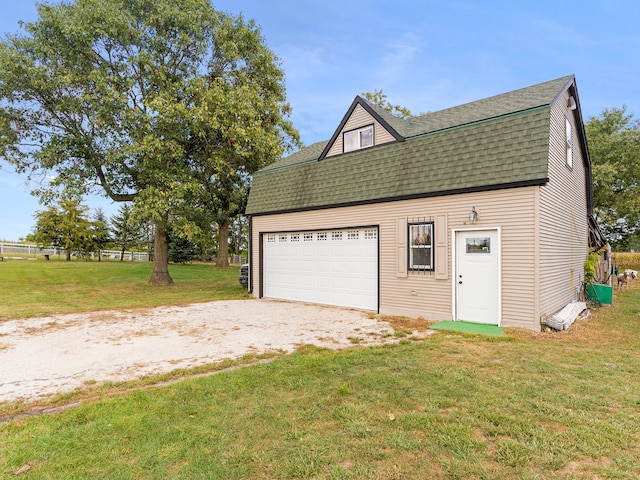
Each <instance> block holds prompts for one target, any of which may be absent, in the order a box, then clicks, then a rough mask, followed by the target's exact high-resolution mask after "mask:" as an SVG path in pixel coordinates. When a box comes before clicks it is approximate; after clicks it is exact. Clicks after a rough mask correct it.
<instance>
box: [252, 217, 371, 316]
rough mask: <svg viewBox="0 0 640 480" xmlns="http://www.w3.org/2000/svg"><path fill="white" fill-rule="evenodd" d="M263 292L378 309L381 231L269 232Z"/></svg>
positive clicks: (265, 243) (270, 295)
mask: <svg viewBox="0 0 640 480" xmlns="http://www.w3.org/2000/svg"><path fill="white" fill-rule="evenodd" d="M261 243H262V248H263V258H264V262H263V272H262V276H263V283H262V288H263V292H262V296H264V297H267V298H276V299H282V300H296V301H301V302H310V303H320V304H324V305H337V306H341V307H351V308H360V309H364V310H376V311H377V310H378V229H377V227H369V228H349V229H342V230H321V231H301V232H278V233H265V234H263V235H262V236H261Z"/></svg>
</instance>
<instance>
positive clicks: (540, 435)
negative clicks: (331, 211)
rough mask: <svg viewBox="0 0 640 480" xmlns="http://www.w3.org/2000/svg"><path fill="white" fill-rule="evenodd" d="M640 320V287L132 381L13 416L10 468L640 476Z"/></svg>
mask: <svg viewBox="0 0 640 480" xmlns="http://www.w3.org/2000/svg"><path fill="white" fill-rule="evenodd" d="M94 267H95V265H94ZM206 268H211V267H206ZM186 269H188V267H186ZM186 269H185V270H186ZM180 270H181V269H175V270H174V274H175V277H176V278H177V277H178V275H177V272H178V271H180ZM143 280H144V279H143ZM391 320H392V321H394V322H396V323H397V325H398V327H397V328H401V329H402V332H403V333H406V331H407V330H408V329H413V330H415V329H416V328H418V327H417V325H418V324H417V323H416V322H413V323H411V322H406V323H403V322H402V321H401V319H391ZM639 323H640V281H636V283H632V286H631V288H630V289H629V290H628V291H623V292H622V293H620V292H618V291H616V294H615V307H614V308H602V309H599V310H597V311H595V312H594V314H593V315H592V316H591V318H590V319H589V320H586V321H579V322H578V323H576V324H574V325H573V326H572V327H571V329H570V330H568V331H565V332H561V333H532V332H524V331H514V330H511V329H507V331H506V332H505V333H504V335H503V336H501V337H488V336H473V335H464V334H457V333H450V332H437V333H436V334H434V335H431V336H429V337H428V338H427V339H426V340H414V339H412V338H413V337H412V336H411V335H407V336H406V337H404V339H403V340H402V341H401V343H399V344H397V345H391V346H384V347H373V348H360V347H355V348H354V349H351V350H347V351H341V352H333V351H329V350H323V349H317V348H311V347H305V348H302V349H300V351H299V352H297V353H295V354H293V355H282V356H280V357H277V358H276V359H275V360H273V361H271V362H269V363H262V364H255V365H251V366H246V367H243V368H239V369H235V370H228V371H224V372H220V373H218V374H215V375H210V376H205V377H199V378H187V379H185V380H183V381H180V382H177V383H174V384H172V385H169V386H161V387H153V388H146V389H133V385H132V389H131V390H130V391H128V392H124V393H122V394H118V395H116V396H115V397H113V396H110V397H106V396H105V397H100V396H98V395H94V397H93V398H92V397H85V398H84V399H83V402H82V404H81V405H80V406H78V407H73V408H70V409H67V410H64V411H60V412H58V413H55V414H49V415H40V416H33V417H28V418H20V419H17V420H12V421H9V422H4V423H0V477H2V476H6V477H7V478H15V477H14V476H12V474H13V473H20V472H24V473H21V474H20V476H22V477H23V478H29V479H36V478H38V479H39V478H52V479H54V478H55V479H57V478H78V479H84V478H109V479H134V478H135V479H147V478H149V479H166V478H172V479H173V478H175V479H255V478H258V479H311V478H314V479H404V478H409V479H414V478H420V479H422V478H429V479H514V478H521V479H551V478H553V479H555V478H561V479H562V478H564V479H596V478H602V479H605V478H607V479H609V478H616V479H637V478H638V476H637V475H638V472H640V433H639V431H640V429H639V428H638V425H639V419H640V380H639V372H640V335H639V333H638V332H639V328H638V326H639ZM419 328H424V326H420V327H419ZM18 478H19V477H18Z"/></svg>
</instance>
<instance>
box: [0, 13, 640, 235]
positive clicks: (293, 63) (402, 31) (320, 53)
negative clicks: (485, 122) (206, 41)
mask: <svg viewBox="0 0 640 480" xmlns="http://www.w3.org/2000/svg"><path fill="white" fill-rule="evenodd" d="M213 3H214V5H215V6H216V8H218V9H219V10H223V11H226V12H229V13H233V14H238V13H242V14H243V15H244V17H245V19H253V20H255V22H256V23H257V24H258V25H260V27H261V28H262V33H263V35H264V37H265V39H266V42H267V44H268V45H269V47H270V48H271V50H273V51H274V52H275V53H276V55H278V57H279V58H280V60H281V62H282V64H281V66H282V68H283V70H284V72H285V75H286V86H287V98H288V101H289V102H290V103H291V106H292V108H293V114H292V117H291V119H292V121H293V123H294V126H295V127H296V128H297V129H298V130H299V132H300V134H301V138H302V141H303V142H304V143H305V144H306V145H309V144H311V143H313V142H316V141H319V140H325V139H328V138H330V137H331V135H332V134H333V131H334V130H335V128H336V127H337V126H338V124H339V122H340V120H341V119H342V117H343V115H344V114H345V112H346V110H347V108H348V107H349V105H350V104H351V102H352V101H353V99H354V97H355V96H356V95H358V94H360V93H362V92H367V91H373V90H376V89H382V90H383V91H384V92H385V93H386V95H387V97H388V99H389V101H390V102H392V103H394V104H399V105H402V106H405V107H407V108H409V109H410V110H411V111H412V112H413V113H414V114H418V113H421V112H426V111H436V110H440V109H442V108H448V107H452V106H455V105H459V104H462V103H466V102H469V101H473V100H477V99H480V98H484V97H488V96H491V95H496V94H499V93H503V92H507V91H510V90H514V89H517V88H521V87H526V86H529V85H533V84H536V83H539V82H543V81H546V80H551V79H554V78H558V77H561V76H564V75H569V74H575V75H576V80H577V85H578V91H579V95H580V102H581V106H582V112H583V115H584V118H585V120H587V119H588V118H590V117H592V116H598V115H599V114H600V113H601V112H602V110H603V109H605V108H611V107H621V106H622V105H626V106H627V109H628V111H629V112H632V113H634V114H635V115H636V117H638V116H640V30H639V29H638V19H639V18H640V2H637V0H626V1H607V0H599V1H589V0H587V1H585V0H583V1H578V0H565V1H563V2H558V1H557V0H553V1H549V0H538V1H535V2H533V1H525V2H514V1H513V0H510V1H497V0H495V1H494V0H485V1H483V2H479V1H472V0H446V1H445V0H442V1H429V0H422V1H419V0H395V1H393V2H390V1H388V0H385V1H378V0H368V1H361V0H343V1H334V0H323V1H319V0H304V1H300V0H269V1H265V0H220V1H214V2H213ZM0 7H1V10H0V11H1V12H2V14H1V15H0V32H3V33H16V32H18V31H19V25H18V22H19V21H20V20H23V21H27V22H29V21H34V20H35V19H36V18H37V12H36V6H35V2H33V1H32V0H20V1H15V0H0ZM35 186H36V185H35V184H31V185H25V179H24V178H23V177H21V176H19V175H17V174H15V173H13V172H12V168H11V166H9V165H8V164H6V163H4V162H2V161H1V160H0V240H1V239H5V240H17V239H18V238H20V237H24V236H25V235H26V234H28V233H29V232H30V231H31V229H32V227H33V225H34V219H33V214H34V213H35V211H36V210H39V209H42V208H43V207H42V206H40V205H39V204H38V201H37V199H36V198H34V197H32V196H31V195H30V194H29V191H30V190H31V189H32V188H34V187H35ZM87 203H88V205H89V206H90V207H91V208H96V207H97V206H101V207H102V208H103V209H104V210H105V212H106V213H107V215H108V216H110V215H112V214H114V213H115V212H116V211H117V208H118V206H117V205H114V204H113V203H112V202H111V201H109V200H106V199H99V198H92V199H90V200H89V201H88V202H87Z"/></svg>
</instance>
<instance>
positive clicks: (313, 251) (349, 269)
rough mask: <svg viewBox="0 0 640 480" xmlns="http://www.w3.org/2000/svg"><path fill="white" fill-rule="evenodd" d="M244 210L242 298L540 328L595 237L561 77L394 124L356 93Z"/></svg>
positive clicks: (582, 148)
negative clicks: (325, 131)
mask: <svg viewBox="0 0 640 480" xmlns="http://www.w3.org/2000/svg"><path fill="white" fill-rule="evenodd" d="M246 214H247V215H248V216H249V229H250V232H251V233H250V258H249V263H250V281H249V291H250V292H251V293H252V294H253V295H254V296H255V297H258V298H261V297H266V298H274V299H285V300H295V301H302V302H309V303H318V304H325V305H337V306H343V307H351V308H358V309H363V310H370V311H375V312H378V313H381V314H385V315H403V316H411V317H423V318H425V319H428V320H432V321H435V320H463V321H470V322H477V323H487V324H494V325H499V326H513V327H523V328H529V329H533V330H539V329H540V325H541V322H543V321H544V319H545V318H547V316H549V315H553V314H554V313H555V312H557V311H559V310H560V309H562V308H563V307H564V306H565V305H566V304H567V303H569V302H571V301H573V300H574V299H575V298H576V295H577V293H578V291H579V288H580V284H581V280H582V271H583V264H584V260H585V258H586V256H587V252H588V249H589V247H590V246H591V247H594V246H599V245H596V244H595V243H594V240H593V239H594V238H597V236H594V235H590V225H591V224H595V223H594V222H591V223H590V218H591V215H592V193H591V166H590V161H589V154H588V151H587V145H586V139H585V134H584V126H583V122H582V114H581V111H580V100H579V98H578V90H577V87H576V82H575V78H574V77H573V76H567V77H563V78H558V79H555V80H551V81H549V82H545V83H540V84H538V85H533V86H531V87H527V88H523V89H520V90H514V91H512V92H508V93H504V94H502V95H497V96H495V97H490V98H485V99H481V100H478V101H476V102H471V103H467V104H465V105H460V106H457V107H453V108H449V109H446V110H442V111H439V112H431V113H426V114H424V115H420V116H416V117H410V118H406V119H403V118H398V117H394V116H393V115H392V114H390V113H389V112H387V111H385V110H384V109H382V108H380V107H378V106H376V105H373V104H371V103H370V102H368V101H367V100H366V99H364V98H362V97H356V98H355V100H354V101H353V103H352V104H351V106H350V107H349V108H348V110H347V112H346V114H345V115H344V117H343V119H342V121H341V122H340V123H339V125H338V127H337V128H336V130H335V131H334V133H333V135H332V136H331V138H330V139H329V140H327V141H324V142H319V143H316V144H313V145H310V146H308V147H306V148H304V149H302V150H300V151H299V152H296V153H294V154H292V155H290V156H288V157H285V158H282V159H280V160H278V161H277V162H275V163H273V164H271V165H269V166H268V167H266V168H263V169H262V170H260V171H258V172H256V173H255V175H254V177H253V184H252V187H251V191H250V194H249V199H248V203H247V208H246Z"/></svg>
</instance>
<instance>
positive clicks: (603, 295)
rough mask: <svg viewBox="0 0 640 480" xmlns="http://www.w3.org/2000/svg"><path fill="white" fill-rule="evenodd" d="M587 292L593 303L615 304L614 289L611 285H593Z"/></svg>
mask: <svg viewBox="0 0 640 480" xmlns="http://www.w3.org/2000/svg"><path fill="white" fill-rule="evenodd" d="M587 292H588V294H589V300H591V301H592V302H596V303H597V302H600V303H601V304H602V305H611V304H612V303H613V287H610V286H609V285H601V284H599V283H591V284H589V288H588V290H587Z"/></svg>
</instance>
